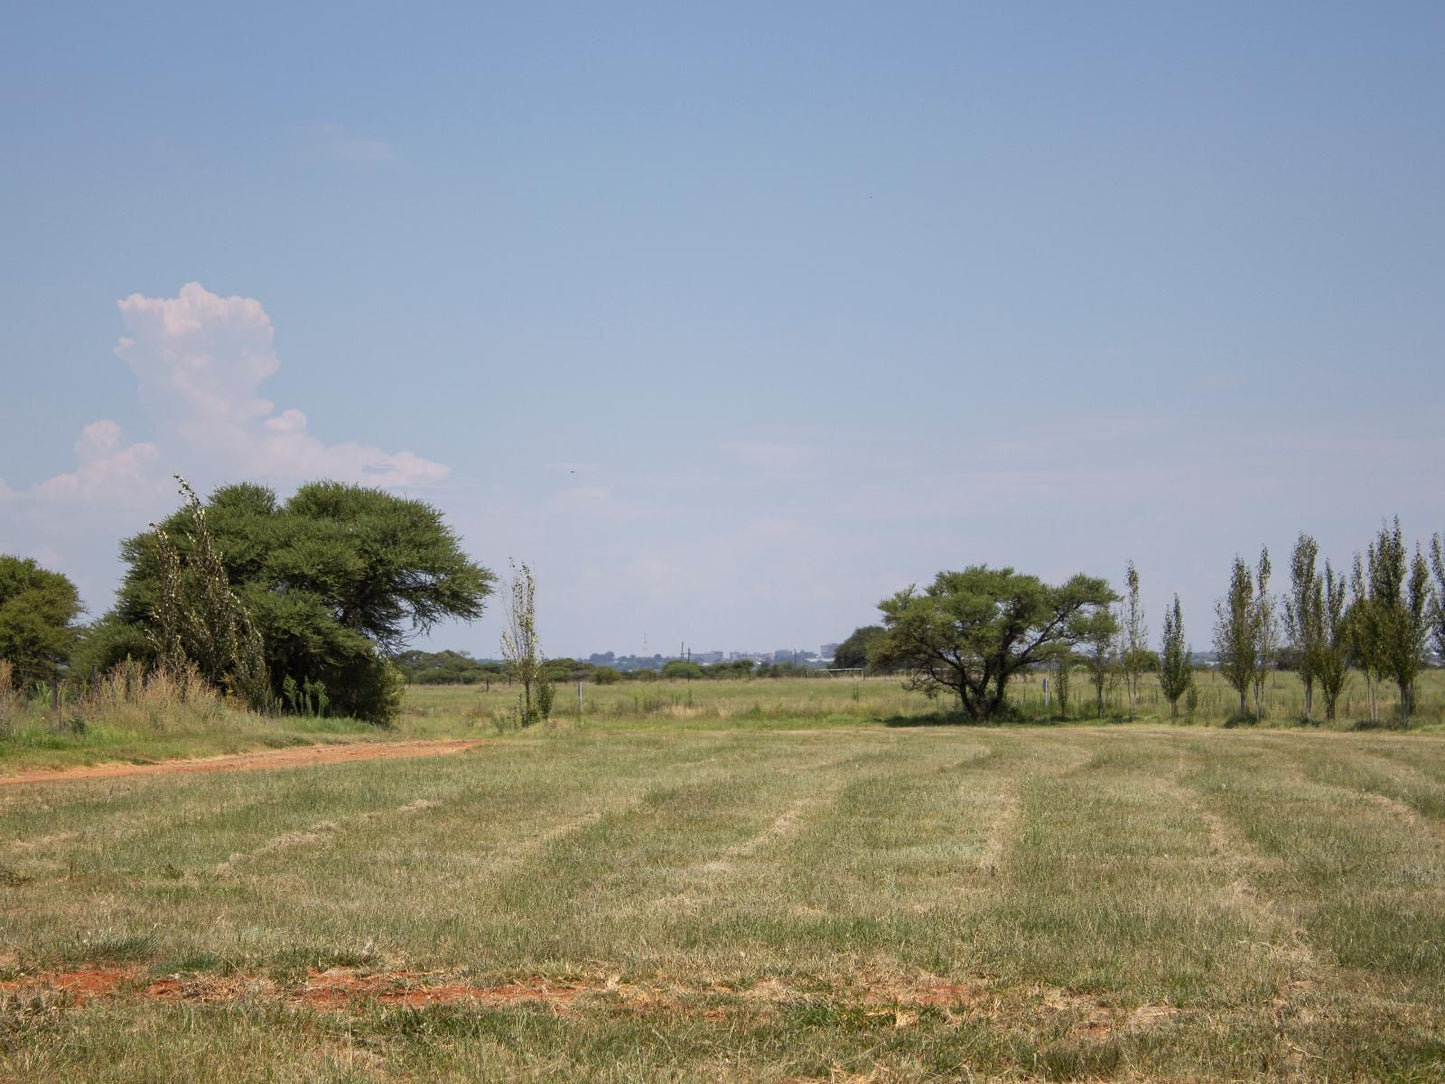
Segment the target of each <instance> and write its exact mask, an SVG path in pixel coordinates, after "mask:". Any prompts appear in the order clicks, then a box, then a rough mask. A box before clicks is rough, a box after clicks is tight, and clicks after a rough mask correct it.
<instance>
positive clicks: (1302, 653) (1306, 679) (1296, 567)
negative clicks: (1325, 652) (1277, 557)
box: [1284, 534, 1324, 722]
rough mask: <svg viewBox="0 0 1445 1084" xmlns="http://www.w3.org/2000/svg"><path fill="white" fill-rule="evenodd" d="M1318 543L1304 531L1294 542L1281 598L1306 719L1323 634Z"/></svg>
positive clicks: (1308, 717) (1309, 708)
mask: <svg viewBox="0 0 1445 1084" xmlns="http://www.w3.org/2000/svg"><path fill="white" fill-rule="evenodd" d="M1319 551H1320V547H1319V544H1318V543H1317V542H1316V541H1315V540H1314V539H1313V538H1311V537H1310V536H1309V535H1307V534H1301V535H1300V536H1299V540H1298V541H1297V542H1295V546H1294V554H1293V555H1292V556H1291V557H1290V563H1289V573H1290V593H1289V594H1288V595H1287V596H1285V600H1284V627H1285V635H1286V636H1288V637H1289V645H1290V648H1291V649H1292V650H1293V652H1294V658H1295V668H1296V669H1297V670H1298V671H1299V676H1300V681H1301V682H1302V683H1303V684H1304V690H1305V721H1306V722H1308V721H1309V720H1310V718H1311V715H1312V713H1313V708H1314V692H1315V677H1316V672H1317V670H1318V667H1319V654H1320V642H1321V639H1322V637H1323V635H1324V620H1323V618H1324V615H1323V613H1322V612H1321V611H1322V609H1323V602H1324V593H1323V591H1322V590H1321V587H1322V586H1323V585H1322V584H1321V583H1320V577H1319V573H1318V571H1317V570H1316V568H1315V562H1316V560H1317V559H1318V556H1319Z"/></svg>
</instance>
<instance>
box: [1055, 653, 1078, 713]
mask: <svg viewBox="0 0 1445 1084" xmlns="http://www.w3.org/2000/svg"><path fill="white" fill-rule="evenodd" d="M1073 669H1074V653H1073V652H1072V651H1071V650H1069V649H1068V648H1067V647H1066V648H1064V649H1062V650H1061V651H1059V652H1058V653H1057V654H1055V656H1054V692H1055V693H1056V694H1058V698H1059V718H1060V719H1067V718H1068V717H1069V674H1070V672H1071V671H1072V670H1073Z"/></svg>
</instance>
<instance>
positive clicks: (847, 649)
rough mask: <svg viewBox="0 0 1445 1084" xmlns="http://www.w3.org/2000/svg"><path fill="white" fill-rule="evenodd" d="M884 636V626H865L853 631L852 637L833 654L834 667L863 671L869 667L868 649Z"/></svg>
mask: <svg viewBox="0 0 1445 1084" xmlns="http://www.w3.org/2000/svg"><path fill="white" fill-rule="evenodd" d="M882 635H883V626H882V625H864V626H863V627H862V628H857V629H854V630H853V633H852V635H851V636H849V637H848V639H846V640H844V641H843V642H842V643H841V644H839V645H838V649H837V650H836V651H834V652H833V665H834V666H836V667H848V668H853V669H862V668H863V667H866V666H867V665H868V648H869V646H870V645H871V644H873V643H874V642H875V641H877V639H878V638H879V637H880V636H882Z"/></svg>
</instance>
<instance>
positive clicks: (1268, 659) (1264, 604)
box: [1250, 546, 1279, 719]
mask: <svg viewBox="0 0 1445 1084" xmlns="http://www.w3.org/2000/svg"><path fill="white" fill-rule="evenodd" d="M1272 572H1273V568H1272V566H1271V565H1270V563H1269V547H1267V546H1263V547H1261V548H1260V551H1259V566H1258V568H1257V570H1256V581H1255V583H1256V586H1255V593H1254V606H1253V607H1252V612H1251V615H1250V624H1251V626H1252V628H1253V632H1254V713H1255V715H1256V716H1258V717H1259V718H1261V719H1263V718H1264V715H1265V707H1264V685H1265V679H1266V678H1268V676H1269V672H1270V670H1272V669H1273V668H1274V659H1275V655H1276V654H1278V652H1279V622H1278V621H1276V620H1275V616H1274V596H1273V595H1271V594H1270V593H1269V578H1270V575H1271V573H1272Z"/></svg>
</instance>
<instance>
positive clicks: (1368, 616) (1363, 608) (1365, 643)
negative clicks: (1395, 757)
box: [1345, 543, 1385, 723]
mask: <svg viewBox="0 0 1445 1084" xmlns="http://www.w3.org/2000/svg"><path fill="white" fill-rule="evenodd" d="M1367 557H1368V564H1369V567H1371V568H1373V567H1374V564H1375V546H1374V543H1371V544H1370V547H1369V549H1368V551H1367ZM1365 568H1366V562H1365V561H1362V560H1361V559H1360V555H1359V554H1358V553H1356V554H1355V563H1354V566H1353V567H1352V568H1351V569H1350V596H1351V597H1350V607H1349V610H1348V611H1347V612H1346V614H1345V622H1346V627H1347V629H1348V634H1349V643H1350V656H1351V658H1352V659H1353V660H1354V663H1355V665H1356V666H1358V667H1359V668H1360V673H1361V674H1363V675H1364V677H1365V698H1366V700H1367V701H1368V703H1369V705H1370V722H1372V723H1378V722H1379V721H1380V709H1379V700H1378V697H1377V695H1376V694H1377V690H1378V689H1379V687H1380V681H1381V679H1382V678H1383V677H1384V671H1385V662H1384V653H1383V651H1382V650H1381V646H1380V645H1381V638H1380V620H1379V607H1378V606H1376V605H1375V597H1374V592H1373V584H1372V580H1371V578H1367V577H1366V575H1365Z"/></svg>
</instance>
